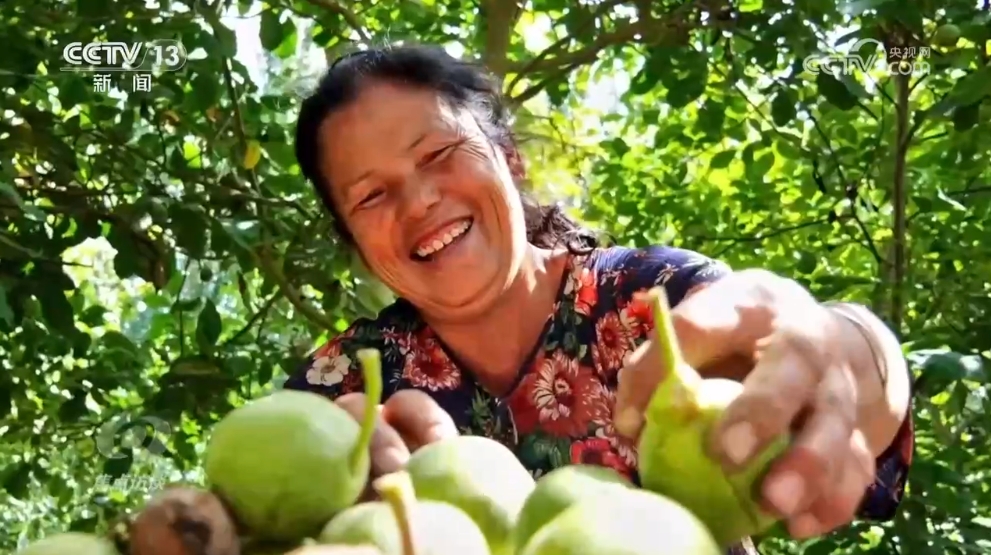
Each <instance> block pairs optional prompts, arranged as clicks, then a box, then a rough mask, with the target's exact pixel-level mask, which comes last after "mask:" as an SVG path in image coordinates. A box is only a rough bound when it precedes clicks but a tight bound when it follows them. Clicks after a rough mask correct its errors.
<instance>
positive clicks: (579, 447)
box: [571, 437, 633, 479]
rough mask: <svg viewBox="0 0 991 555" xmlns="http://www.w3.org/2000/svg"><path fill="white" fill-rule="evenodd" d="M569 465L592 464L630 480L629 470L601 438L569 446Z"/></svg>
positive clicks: (630, 473) (577, 442)
mask: <svg viewBox="0 0 991 555" xmlns="http://www.w3.org/2000/svg"><path fill="white" fill-rule="evenodd" d="M571 464H594V465H597V466H604V467H606V468H611V469H613V470H615V471H616V472H619V473H620V474H622V475H623V476H625V477H626V478H628V479H632V477H633V476H632V474H633V473H632V472H631V470H632V469H631V468H630V466H629V465H628V464H626V462H625V461H624V460H623V458H622V457H620V456H619V455H618V454H616V453H614V452H613V451H612V447H611V446H610V445H609V442H608V441H607V440H605V439H602V438H598V437H596V438H591V439H586V440H582V441H576V442H574V443H572V444H571Z"/></svg>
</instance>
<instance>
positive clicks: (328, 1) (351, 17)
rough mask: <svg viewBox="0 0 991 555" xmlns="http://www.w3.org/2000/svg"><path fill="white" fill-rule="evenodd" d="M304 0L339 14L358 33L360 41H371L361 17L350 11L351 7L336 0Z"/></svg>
mask: <svg viewBox="0 0 991 555" xmlns="http://www.w3.org/2000/svg"><path fill="white" fill-rule="evenodd" d="M306 1H307V2H309V3H310V4H312V5H314V6H316V7H318V8H323V9H325V10H327V11H329V12H331V13H336V14H337V15H339V16H341V18H342V19H344V21H345V22H346V23H347V24H348V25H349V26H350V27H351V28H352V29H354V30H355V32H357V33H358V36H359V37H361V40H362V42H364V43H366V44H368V43H371V42H372V38H371V37H370V36H369V35H368V33H367V32H366V31H365V25H364V24H363V23H362V22H361V18H359V17H358V14H356V13H354V12H353V11H351V9H350V8H348V7H347V6H345V5H344V4H342V3H340V2H338V1H337V0H306Z"/></svg>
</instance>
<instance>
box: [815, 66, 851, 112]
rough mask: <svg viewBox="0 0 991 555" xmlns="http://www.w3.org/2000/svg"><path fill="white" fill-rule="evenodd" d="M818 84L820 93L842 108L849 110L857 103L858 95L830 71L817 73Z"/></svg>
mask: <svg viewBox="0 0 991 555" xmlns="http://www.w3.org/2000/svg"><path fill="white" fill-rule="evenodd" d="M816 85H817V86H818V88H819V94H821V95H822V96H823V97H824V98H825V99H826V100H827V101H829V103H830V104H832V105H834V106H836V107H837V108H839V109H841V110H849V109H851V108H853V107H855V106H856V105H857V97H856V96H854V95H853V93H851V92H850V89H848V88H847V86H846V85H845V84H843V82H842V81H839V80H838V79H836V78H835V77H833V76H832V75H829V74H828V73H819V74H818V75H816Z"/></svg>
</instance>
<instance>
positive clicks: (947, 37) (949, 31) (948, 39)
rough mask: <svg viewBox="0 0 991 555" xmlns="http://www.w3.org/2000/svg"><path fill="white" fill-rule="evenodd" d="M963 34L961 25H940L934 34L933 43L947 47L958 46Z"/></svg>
mask: <svg viewBox="0 0 991 555" xmlns="http://www.w3.org/2000/svg"><path fill="white" fill-rule="evenodd" d="M961 34H962V33H961V32H960V27H957V26H956V25H954V24H952V23H947V24H945V25H940V26H939V28H937V29H936V32H935V33H934V34H933V44H935V45H936V46H946V47H950V46H956V44H957V41H959V40H960V35H961Z"/></svg>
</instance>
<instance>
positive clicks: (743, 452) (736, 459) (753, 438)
mask: <svg viewBox="0 0 991 555" xmlns="http://www.w3.org/2000/svg"><path fill="white" fill-rule="evenodd" d="M756 446H757V434H755V433H754V427H753V426H751V425H750V423H748V422H739V423H737V424H733V425H732V426H730V427H729V429H728V430H726V431H725V432H723V451H724V452H725V453H726V456H727V457H729V459H730V460H731V461H733V463H734V464H743V463H744V462H746V461H747V459H749V458H750V454H751V453H752V452H753V450H754V448H755V447H756Z"/></svg>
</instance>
